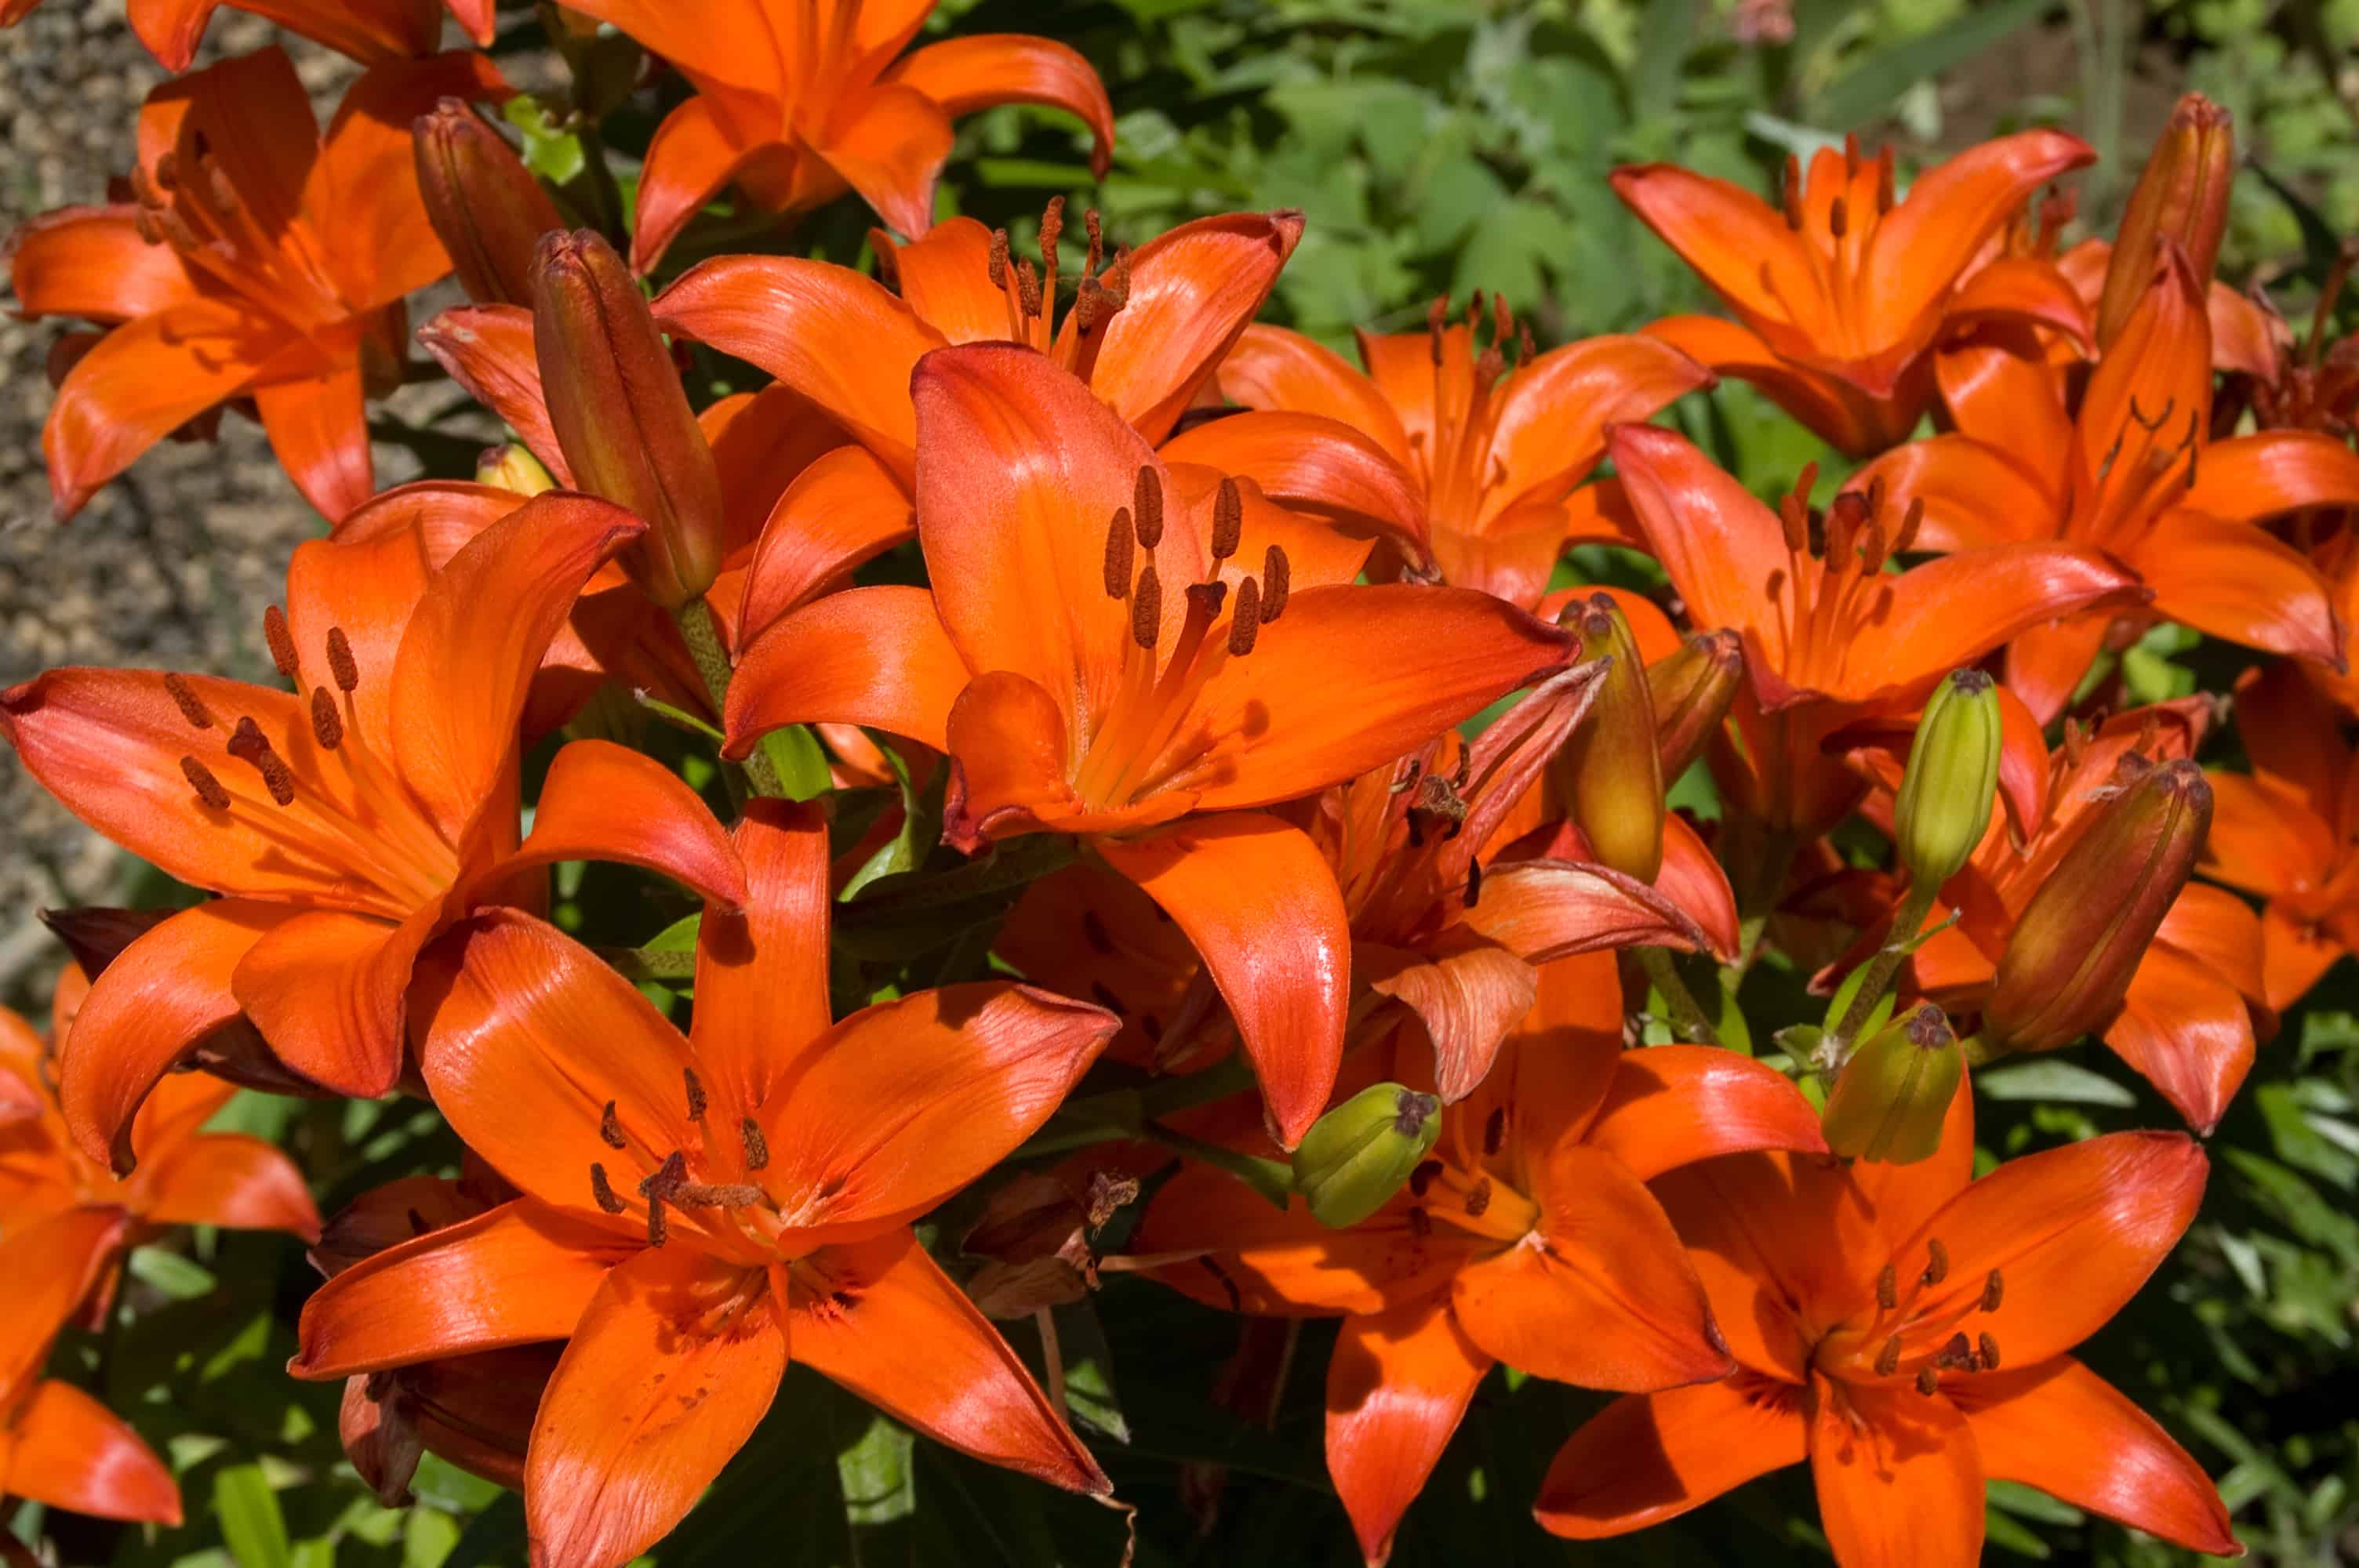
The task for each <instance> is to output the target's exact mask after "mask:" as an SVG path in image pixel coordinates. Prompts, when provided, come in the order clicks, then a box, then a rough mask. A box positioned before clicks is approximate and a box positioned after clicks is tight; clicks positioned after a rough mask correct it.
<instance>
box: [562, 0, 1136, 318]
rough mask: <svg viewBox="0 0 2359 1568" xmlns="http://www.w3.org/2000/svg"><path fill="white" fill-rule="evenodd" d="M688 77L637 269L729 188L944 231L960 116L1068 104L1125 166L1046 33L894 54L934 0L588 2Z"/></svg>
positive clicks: (761, 200) (1097, 162) (1096, 107)
mask: <svg viewBox="0 0 2359 1568" xmlns="http://www.w3.org/2000/svg"><path fill="white" fill-rule="evenodd" d="M571 8H572V9H573V10H576V11H580V12H582V14H583V15H585V16H595V17H597V18H598V19H599V20H600V21H602V22H611V23H613V24H614V26H615V27H619V28H620V29H622V30H623V31H624V32H625V33H628V34H630V35H631V37H633V38H636V39H638V40H639V42H641V43H643V44H645V45H647V48H648V49H652V50H654V51H655V52H656V53H657V54H659V55H661V56H663V57H664V58H665V59H668V60H669V61H670V62H671V63H672V64H673V65H675V66H677V67H678V68H679V72H680V74H681V75H683V76H685V77H687V78H688V79H689V81H691V82H693V83H695V85H696V96H695V97H693V98H690V100H689V101H688V102H687V103H682V104H681V105H680V106H679V108H677V109H675V110H673V111H672V112H671V113H670V114H669V115H667V116H665V118H664V122H663V124H661V125H658V127H656V135H655V140H654V141H653V142H651V143H649V144H648V146H647V168H646V170H645V172H644V173H643V174H642V175H641V177H640V180H639V205H638V221H637V224H636V228H635V229H634V231H633V235H632V241H631V265H632V266H633V267H634V268H635V269H636V270H637V271H639V272H642V273H645V272H648V271H651V270H653V268H654V267H655V265H656V263H657V261H658V259H660V258H661V257H662V255H663V253H664V250H665V248H666V247H668V246H669V244H670V243H672V241H673V240H675V239H677V238H678V237H679V232H680V231H681V230H682V229H683V228H685V227H687V225H688V221H689V220H690V218H692V217H694V216H695V215H696V212H697V210H698V209H699V208H701V207H702V206H703V205H704V204H705V203H706V202H708V201H710V200H712V198H713V197H714V196H715V195H716V194H717V193H718V192H719V191H720V189H721V188H722V187H723V186H724V185H727V184H729V183H731V182H732V181H734V182H735V183H736V185H737V188H738V189H740V190H742V191H744V192H745V196H746V197H747V199H748V200H752V201H754V202H755V203H756V205H758V206H760V207H761V208H762V209H763V210H764V211H769V212H777V213H781V214H785V213H792V212H803V211H809V210H810V209H811V208H813V207H816V206H818V205H819V204H820V203H821V202H822V201H827V200H832V198H834V197H837V196H840V195H842V194H843V192H844V191H846V190H856V191H858V192H859V193H860V199H861V200H863V201H865V202H867V203H868V205H869V206H870V207H871V208H872V209H874V210H875V212H876V214H877V216H879V217H881V218H883V219H884V220H885V221H886V222H888V223H890V224H892V225H893V226H894V227H895V228H897V229H898V230H900V231H901V232H903V233H905V234H922V233H924V232H926V229H927V226H928V225H929V224H930V223H932V222H933V221H934V181H935V179H936V178H938V177H939V176H940V173H941V168H942V163H943V161H944V160H945V159H946V158H948V157H950V151H951V120H953V119H955V118H956V117H958V116H959V115H961V114H973V113H974V112H975V111H976V110H978V109H988V108H991V107H993V106H994V105H995V104H1000V103H1037V104H1040V105H1042V106H1044V107H1046V108H1050V109H1062V110H1064V111H1066V112H1067V113H1068V114H1072V115H1073V116H1075V117H1076V118H1078V119H1079V120H1080V121H1081V122H1082V124H1085V125H1087V126H1088V127H1089V129H1090V134H1091V135H1092V136H1093V138H1094V139H1095V145H1094V146H1093V149H1092V152H1091V156H1090V164H1091V168H1093V170H1094V171H1095V173H1096V174H1097V176H1098V178H1101V179H1103V178H1105V172H1106V169H1107V168H1109V167H1110V166H1111V164H1112V162H1113V159H1114V106H1113V105H1112V104H1110V103H1107V102H1106V93H1105V84H1104V83H1103V82H1102V81H1099V80H1098V73H1097V72H1096V70H1093V69H1092V67H1091V65H1090V63H1089V61H1087V60H1085V59H1082V57H1081V56H1080V55H1079V54H1077V53H1075V52H1074V51H1073V50H1071V49H1068V48H1066V47H1065V46H1064V45H1063V44H1060V43H1055V42H1052V41H1051V40H1049V39H1048V38H1033V37H1030V36H1029V35H1027V34H1023V33H983V34H977V35H976V36H974V37H973V38H951V39H948V40H946V41H944V42H941V43H938V44H929V45H928V46H927V47H926V48H924V49H919V50H917V51H916V52H915V53H913V54H910V55H908V56H907V57H904V58H899V59H897V58H896V57H897V56H899V55H900V54H901V50H902V49H905V48H906V47H908V42H909V40H910V39H911V38H914V37H916V36H917V32H918V29H919V27H923V26H924V25H925V21H926V17H927V16H928V15H929V14H930V13H931V12H932V10H933V8H934V5H933V0H866V3H865V4H864V3H863V0H714V3H712V4H708V5H695V6H683V5H678V4H677V3H676V0H582V3H581V4H580V5H574V6H572V7H571Z"/></svg>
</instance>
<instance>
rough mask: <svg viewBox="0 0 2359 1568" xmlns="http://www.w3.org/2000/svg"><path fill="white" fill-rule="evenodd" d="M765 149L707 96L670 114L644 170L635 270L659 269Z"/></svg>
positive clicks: (634, 248)
mask: <svg viewBox="0 0 2359 1568" xmlns="http://www.w3.org/2000/svg"><path fill="white" fill-rule="evenodd" d="M763 150H764V147H763V145H762V144H761V143H759V142H749V141H743V140H740V139H739V137H738V135H737V133H736V130H735V128H734V126H733V125H732V124H730V121H729V117H728V115H727V114H725V113H724V112H723V110H722V109H720V108H719V107H717V106H716V101H715V100H713V99H712V98H709V97H707V96H705V95H704V94H702V93H698V94H697V95H696V96H694V97H692V98H690V99H688V100H687V101H686V102H684V103H681V104H680V105H679V107H678V108H676V109H674V110H673V111H672V112H671V113H670V114H666V115H665V116H664V117H663V123H662V124H659V125H658V126H657V127H656V134H655V135H654V136H653V137H652V138H651V139H650V140H649V141H648V143H647V162H646V163H645V164H644V165H642V166H641V168H640V173H639V198H638V208H637V211H636V227H635V228H634V229H633V230H632V232H631V270H632V271H633V272H636V273H637V274H639V275H640V276H646V275H647V274H648V273H650V272H652V271H654V270H655V267H656V264H657V263H658V262H660V261H661V260H663V254H664V252H665V251H667V250H669V248H670V247H671V243H672V242H673V241H674V240H676V239H678V238H679V232H680V231H681V230H682V229H685V228H687V227H688V224H689V220H690V219H691V218H694V217H695V216H696V214H697V213H698V211H701V209H702V208H703V206H704V204H705V203H706V202H708V201H710V200H712V199H713V198H714V197H715V196H717V195H719V194H720V193H721V188H722V187H723V186H724V185H727V184H728V183H729V182H730V180H732V179H734V178H736V175H737V171H738V170H739V169H740V168H744V167H745V164H746V163H747V162H748V161H749V160H750V159H752V158H753V157H756V156H757V155H758V154H760V153H761V152H762V151H763Z"/></svg>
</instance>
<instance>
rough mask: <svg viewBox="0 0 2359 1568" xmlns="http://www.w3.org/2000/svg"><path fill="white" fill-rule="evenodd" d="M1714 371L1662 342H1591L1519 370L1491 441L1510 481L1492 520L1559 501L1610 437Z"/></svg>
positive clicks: (1489, 507)
mask: <svg viewBox="0 0 2359 1568" xmlns="http://www.w3.org/2000/svg"><path fill="white" fill-rule="evenodd" d="M1713 379H1714V378H1713V376H1712V372H1710V371H1709V370H1706V369H1705V368H1704V367H1703V366H1702V365H1700V364H1698V363H1697V362H1695V361H1694V360H1692V359H1690V358H1689V357H1688V356H1687V355H1686V354H1685V353H1682V352H1681V351H1680V350H1678V349H1676V348H1674V347H1672V346H1671V345H1670V344H1669V343H1668V342H1666V341H1663V340H1661V339H1659V338H1653V337H1640V336H1631V335H1614V336H1607V337H1597V338H1583V339H1582V340H1581V341H1579V342H1573V343H1567V344H1565V345H1564V346H1563V347H1562V348H1558V349H1550V350H1549V351H1548V352H1547V353H1544V354H1542V355H1540V356H1539V357H1538V359H1536V360H1534V361H1532V362H1531V363H1530V364H1528V365H1525V366H1521V367H1519V368H1518V369H1517V372H1516V374H1515V377H1514V379H1512V380H1511V381H1509V382H1508V383H1507V387H1506V392H1505V393H1503V394H1502V395H1501V397H1500V405H1499V419H1498V426H1497V428H1496V431H1495V434H1494V435H1493V436H1492V438H1491V451H1492V455H1493V460H1494V461H1495V462H1497V463H1500V464H1503V465H1504V466H1505V468H1506V477H1505V478H1504V479H1503V480H1502V481H1500V486H1499V489H1498V491H1497V492H1495V496H1494V499H1492V500H1490V501H1488V502H1486V503H1484V516H1485V517H1486V518H1487V517H1495V516H1499V515H1501V514H1505V513H1508V512H1512V511H1514V510H1515V509H1516V507H1517V506H1518V505H1521V504H1523V503H1527V502H1534V501H1559V500H1561V499H1563V496H1564V492H1566V491H1569V490H1571V488H1572V487H1573V485H1575V484H1576V483H1578V482H1580V481H1581V479H1582V476H1583V475H1585V474H1587V473H1588V472H1589V470H1591V469H1593V468H1594V467H1596V466H1597V462H1598V460H1599V459H1601V458H1603V456H1604V455H1605V432H1606V430H1607V429H1609V428H1610V427H1614V426H1615V425H1623V424H1636V423H1640V422H1643V421H1645V420H1647V419H1651V418H1653V417H1654V416H1656V415H1657V414H1658V413H1659V412H1661V411H1662V409H1663V408H1665V407H1666V406H1669V405H1670V404H1672V403H1674V402H1676V401H1678V400H1679V399H1680V398H1681V397H1683V396H1685V395H1687V394H1689V393H1690V392H1695V391H1698V390H1701V388H1703V387H1707V386H1710V385H1711V384H1712V382H1713Z"/></svg>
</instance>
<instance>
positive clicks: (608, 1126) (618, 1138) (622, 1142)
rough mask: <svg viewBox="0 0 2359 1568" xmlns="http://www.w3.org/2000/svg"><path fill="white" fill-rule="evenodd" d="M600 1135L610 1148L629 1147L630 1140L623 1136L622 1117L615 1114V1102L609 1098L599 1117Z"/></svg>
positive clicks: (601, 1139)
mask: <svg viewBox="0 0 2359 1568" xmlns="http://www.w3.org/2000/svg"><path fill="white" fill-rule="evenodd" d="M598 1137H599V1140H600V1141H602V1142H603V1143H604V1144H605V1145H606V1147H607V1148H609V1149H627V1148H629V1147H630V1141H629V1140H628V1139H626V1138H625V1137H624V1136H623V1123H622V1119H620V1118H618V1117H617V1116H615V1114H614V1101H613V1100H608V1101H607V1102H606V1108H605V1110H604V1111H603V1112H601V1113H600V1115H599V1117H598Z"/></svg>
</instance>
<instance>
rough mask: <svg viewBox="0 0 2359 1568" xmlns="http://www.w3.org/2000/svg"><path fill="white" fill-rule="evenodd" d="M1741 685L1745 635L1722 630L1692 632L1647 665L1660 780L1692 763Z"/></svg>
mask: <svg viewBox="0 0 2359 1568" xmlns="http://www.w3.org/2000/svg"><path fill="white" fill-rule="evenodd" d="M1744 684H1745V639H1744V638H1742V637H1740V636H1738V635H1737V634H1736V633H1734V632H1731V631H1728V630H1726V629H1723V630H1721V631H1718V632H1698V633H1694V634H1693V635H1691V636H1690V637H1689V638H1688V640H1687V641H1686V642H1685V643H1681V644H1680V651H1679V652H1678V653H1676V654H1669V655H1667V656H1666V657H1663V658H1660V659H1657V660H1656V661H1655V662H1654V663H1653V664H1651V665H1647V695H1648V696H1649V697H1652V698H1653V700H1654V704H1655V752H1656V755H1657V757H1658V759H1659V761H1660V762H1661V766H1662V770H1663V772H1662V776H1663V779H1664V781H1665V782H1666V783H1671V782H1675V781H1676V780H1677V779H1678V778H1679V776H1680V774H1681V773H1686V772H1687V771H1688V770H1689V769H1690V768H1691V767H1693V766H1695V761H1696V759H1697V758H1698V757H1701V756H1702V755H1703V749H1704V747H1705V746H1706V745H1707V744H1708V743H1709V742H1710V741H1711V740H1712V736H1713V734H1714V733H1716V732H1717V731H1718V730H1719V729H1720V726H1721V721H1722V720H1723V719H1726V718H1727V717H1728V708H1729V705H1730V704H1731V703H1733V702H1734V701H1735V700H1736V689H1737V687H1741V686H1743V685H1744Z"/></svg>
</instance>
